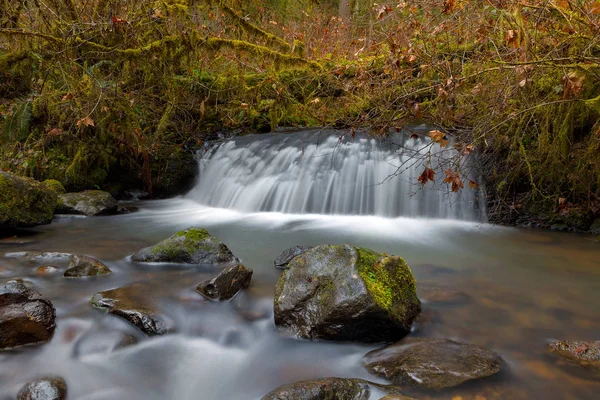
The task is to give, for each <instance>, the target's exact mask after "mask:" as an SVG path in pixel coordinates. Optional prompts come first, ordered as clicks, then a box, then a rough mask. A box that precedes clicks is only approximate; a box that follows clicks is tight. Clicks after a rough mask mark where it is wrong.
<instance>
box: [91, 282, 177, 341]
mask: <svg viewBox="0 0 600 400" xmlns="http://www.w3.org/2000/svg"><path fill="white" fill-rule="evenodd" d="M151 296H152V293H151V292H150V289H149V288H148V287H146V286H144V285H142V284H133V285H130V286H125V287H122V288H117V289H112V290H106V291H104V292H99V293H96V294H95V295H94V296H93V297H92V299H91V300H90V303H91V304H92V305H93V306H94V307H96V308H99V309H101V310H104V311H106V312H108V313H109V314H113V315H116V316H118V317H121V318H123V319H125V320H126V321H128V322H129V323H131V324H132V325H134V326H136V327H137V328H139V329H140V330H141V331H142V332H144V333H146V334H148V335H163V334H165V333H169V332H172V331H173V328H174V327H173V322H172V321H171V320H170V318H168V317H167V316H166V315H163V314H161V313H160V312H159V310H158V309H157V308H156V307H155V306H154V304H153V302H152V300H151Z"/></svg>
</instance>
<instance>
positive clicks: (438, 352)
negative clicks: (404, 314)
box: [364, 338, 502, 390]
mask: <svg viewBox="0 0 600 400" xmlns="http://www.w3.org/2000/svg"><path fill="white" fill-rule="evenodd" d="M364 362H365V367H366V368H367V370H368V371H369V372H371V373H372V374H375V375H378V376H381V377H383V378H386V379H387V380H389V381H390V382H391V383H392V384H394V385H402V386H415V387H420V388H423V389H434V390H439V389H444V388H450V387H454V386H458V385H460V384H462V383H465V382H467V381H471V380H475V379H481V378H485V377H488V376H492V375H494V374H496V373H498V372H499V371H500V366H501V364H502V359H501V358H500V356H498V355H497V354H496V353H494V352H493V351H491V350H488V349H484V348H482V347H478V346H475V345H472V344H468V343H463V342H457V341H454V340H448V339H428V338H412V339H406V340H403V341H401V342H399V343H395V344H392V345H390V346H387V347H384V348H383V349H379V350H374V351H371V352H370V353H368V354H367V355H366V356H365V360H364Z"/></svg>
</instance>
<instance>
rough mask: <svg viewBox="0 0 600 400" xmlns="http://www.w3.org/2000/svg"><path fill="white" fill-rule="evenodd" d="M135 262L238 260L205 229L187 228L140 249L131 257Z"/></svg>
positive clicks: (202, 262) (192, 262) (199, 262)
mask: <svg viewBox="0 0 600 400" xmlns="http://www.w3.org/2000/svg"><path fill="white" fill-rule="evenodd" d="M132 260H133V261H137V262H166V263H179V264H209V265H217V264H227V263H234V262H238V261H239V259H238V258H237V257H236V256H234V255H233V253H231V251H230V250H229V248H228V247H227V246H226V245H225V244H224V243H221V242H220V241H219V239H217V238H216V237H214V236H211V235H210V233H208V231H207V230H206V229H199V228H194V227H191V228H188V229H186V230H184V231H180V232H177V233H176V234H174V235H173V236H171V237H170V238H168V239H165V240H163V241H162V242H160V243H158V244H156V245H154V246H151V247H146V248H144V249H141V250H140V251H138V252H137V253H135V254H134V255H133V256H132Z"/></svg>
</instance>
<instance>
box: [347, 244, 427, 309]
mask: <svg viewBox="0 0 600 400" xmlns="http://www.w3.org/2000/svg"><path fill="white" fill-rule="evenodd" d="M357 252H358V260H357V267H358V273H359V275H360V277H361V278H362V280H363V281H364V282H365V285H366V287H367V290H368V291H369V294H370V295H371V296H372V298H373V300H374V301H375V303H376V304H377V305H378V306H379V307H381V308H382V309H384V310H385V311H386V312H388V313H389V314H391V315H396V316H400V317H404V316H405V315H407V313H408V311H409V308H410V309H412V308H414V307H416V308H418V309H420V301H419V298H418V297H417V289H416V281H415V278H414V276H413V275H412V272H411V270H410V268H409V267H408V265H407V264H406V262H405V261H404V259H403V258H402V257H397V256H385V255H383V256H382V255H381V254H379V253H376V252H374V251H372V250H369V249H365V248H360V247H358V248H357ZM410 314H412V313H410Z"/></svg>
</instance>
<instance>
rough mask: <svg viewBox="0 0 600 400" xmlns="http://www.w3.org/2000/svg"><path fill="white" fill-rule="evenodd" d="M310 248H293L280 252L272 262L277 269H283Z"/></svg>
mask: <svg viewBox="0 0 600 400" xmlns="http://www.w3.org/2000/svg"><path fill="white" fill-rule="evenodd" d="M310 249H311V247H310V246H294V247H290V248H289V249H286V250H284V251H282V252H281V254H279V255H278V256H277V258H276V259H275V261H274V262H273V263H274V264H275V266H276V267H278V268H285V267H286V266H287V265H288V264H289V263H290V261H292V259H293V258H294V257H296V256H299V255H300V254H302V253H305V252H307V251H308V250H310Z"/></svg>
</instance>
